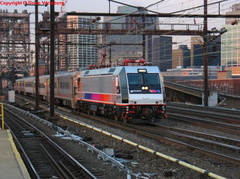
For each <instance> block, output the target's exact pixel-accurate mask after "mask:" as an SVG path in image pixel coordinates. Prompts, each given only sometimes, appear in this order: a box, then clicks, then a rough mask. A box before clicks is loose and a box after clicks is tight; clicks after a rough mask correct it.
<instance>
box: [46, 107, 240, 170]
mask: <svg viewBox="0 0 240 179" xmlns="http://www.w3.org/2000/svg"><path fill="white" fill-rule="evenodd" d="M45 108H47V106H46V107H45ZM191 109H193V108H191ZM55 111H56V112H58V113H59V114H61V115H63V116H69V115H71V117H74V116H73V113H76V112H74V111H72V110H70V109H64V108H56V109H55ZM64 111H66V112H64ZM180 111H181V110H180ZM205 111H206V110H205ZM69 113H71V114H69ZM218 113H220V112H218ZM76 114H77V115H78V116H79V115H81V116H83V117H86V118H91V119H94V120H96V121H99V122H101V123H102V124H104V125H108V126H113V127H116V128H118V129H121V130H126V131H129V132H133V133H135V134H139V135H143V136H145V137H147V138H152V139H155V140H158V141H161V142H164V143H166V144H167V145H169V144H171V145H174V146H177V147H180V148H184V149H186V150H189V151H195V152H194V153H199V154H204V155H205V157H207V156H210V157H213V158H216V159H220V160H221V161H225V162H226V163H229V165H231V164H234V165H237V166H239V165H240V161H239V158H236V156H237V157H238V156H239V141H238V140H235V139H230V138H228V139H226V138H224V137H221V136H214V135H210V134H204V133H197V132H195V131H190V130H181V129H173V128H172V127H171V129H170V128H167V127H166V126H155V127H154V126H151V127H149V126H138V127H137V128H135V127H136V125H133V126H131V124H123V123H119V122H116V121H114V120H108V119H106V118H101V117H97V116H92V115H88V114H86V113H80V114H79V113H76ZM181 115H182V114H181ZM191 115H192V116H193V114H191ZM170 120H171V121H172V119H170ZM190 121H191V120H190ZM213 121H214V120H213ZM236 121H237V119H236ZM180 123H182V122H181V121H180ZM188 124H189V125H196V124H195V123H193V122H192V121H191V123H188ZM203 124H204V123H203ZM203 124H202V126H201V127H206V126H204V125H203ZM209 126H211V125H209ZM74 127H76V128H77V126H76V125H75V124H74ZM161 127H162V128H161ZM163 127H165V128H163ZM155 128H156V130H155ZM211 129H212V128H211ZM231 130H232V129H231ZM225 131H226V130H225ZM236 131H237V130H236ZM200 138H201V139H200ZM196 139H198V140H196ZM192 141H195V142H192ZM190 142H191V143H190ZM212 149H214V151H213V150H212ZM226 151H227V152H226ZM226 153H227V154H226ZM210 160H211V159H210Z"/></svg>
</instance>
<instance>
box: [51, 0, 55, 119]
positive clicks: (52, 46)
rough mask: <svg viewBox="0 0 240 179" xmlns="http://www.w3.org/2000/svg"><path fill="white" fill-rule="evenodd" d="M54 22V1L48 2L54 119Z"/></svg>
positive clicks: (52, 113) (52, 112) (52, 115)
mask: <svg viewBox="0 0 240 179" xmlns="http://www.w3.org/2000/svg"><path fill="white" fill-rule="evenodd" d="M54 22H55V10H54V0H50V118H53V117H54V102H55V101H54V98H55V97H54V73H55V69H54V58H55V56H54V51H55V48H54V47H55V46H54V40H55V37H54Z"/></svg>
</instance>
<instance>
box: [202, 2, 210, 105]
mask: <svg viewBox="0 0 240 179" xmlns="http://www.w3.org/2000/svg"><path fill="white" fill-rule="evenodd" d="M207 13H208V10H207V0H204V20H203V41H204V43H203V50H204V52H203V66H204V79H203V83H204V106H208V96H209V90H208V54H207V53H208V22H207V20H208V19H207Z"/></svg>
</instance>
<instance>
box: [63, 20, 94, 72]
mask: <svg viewBox="0 0 240 179" xmlns="http://www.w3.org/2000/svg"><path fill="white" fill-rule="evenodd" d="M91 20H92V19H91V18H90V17H83V16H67V27H68V28H81V29H84V28H90V26H91V28H92V29H97V28H98V24H97V23H91ZM67 41H68V42H69V43H70V44H72V45H68V47H67V52H68V59H69V60H68V69H69V70H78V69H79V70H84V69H87V68H89V66H90V65H92V64H95V63H97V61H98V48H97V46H96V45H95V44H97V43H98V36H97V35H91V34H68V35H67Z"/></svg>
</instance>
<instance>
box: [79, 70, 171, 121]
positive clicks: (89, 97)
mask: <svg viewBox="0 0 240 179" xmlns="http://www.w3.org/2000/svg"><path fill="white" fill-rule="evenodd" d="M77 81H78V82H77V83H78V90H77V91H78V97H77V103H76V107H77V108H78V109H79V110H82V111H85V112H87V113H92V114H94V115H96V114H101V115H104V116H110V117H112V118H114V119H115V120H123V121H124V122H131V123H154V122H158V121H160V120H161V119H162V118H165V116H166V104H165V102H164V97H165V96H164V95H165V92H164V85H163V79H162V77H161V75H160V70H159V68H158V67H157V66H119V67H111V68H101V69H93V70H85V71H82V72H81V74H80V77H79V78H78V79H77Z"/></svg>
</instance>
